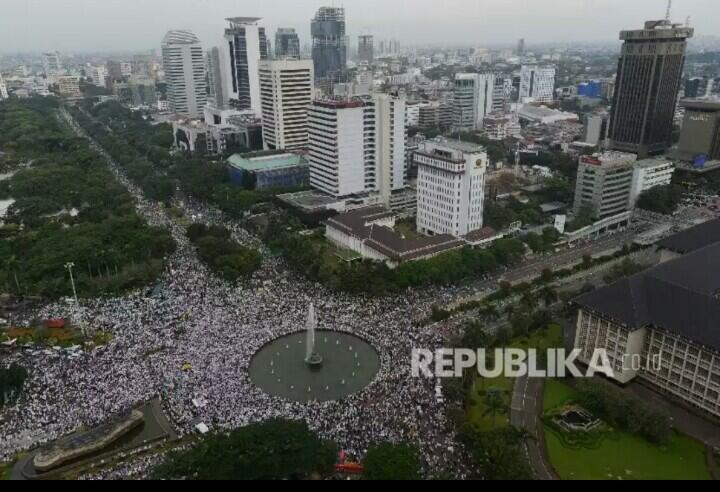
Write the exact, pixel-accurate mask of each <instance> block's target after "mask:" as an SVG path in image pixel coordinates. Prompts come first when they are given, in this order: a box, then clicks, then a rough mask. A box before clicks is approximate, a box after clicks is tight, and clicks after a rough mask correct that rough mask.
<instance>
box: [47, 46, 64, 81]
mask: <svg viewBox="0 0 720 492" xmlns="http://www.w3.org/2000/svg"><path fill="white" fill-rule="evenodd" d="M42 62H43V70H44V71H45V76H46V77H51V76H54V75H60V72H62V62H61V60H60V53H59V52H57V51H51V52H48V53H43V56H42Z"/></svg>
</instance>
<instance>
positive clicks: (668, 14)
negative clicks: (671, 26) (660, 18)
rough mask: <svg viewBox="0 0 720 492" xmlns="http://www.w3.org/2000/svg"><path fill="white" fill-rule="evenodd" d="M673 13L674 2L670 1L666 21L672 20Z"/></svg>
mask: <svg viewBox="0 0 720 492" xmlns="http://www.w3.org/2000/svg"><path fill="white" fill-rule="evenodd" d="M671 13H672V0H668V6H667V13H666V14H665V20H666V21H669V20H670V14H671Z"/></svg>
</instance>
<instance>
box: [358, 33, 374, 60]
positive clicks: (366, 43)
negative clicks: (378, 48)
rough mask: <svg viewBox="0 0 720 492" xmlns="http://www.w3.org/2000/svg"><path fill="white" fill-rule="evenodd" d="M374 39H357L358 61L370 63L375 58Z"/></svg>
mask: <svg viewBox="0 0 720 492" xmlns="http://www.w3.org/2000/svg"><path fill="white" fill-rule="evenodd" d="M374 42H375V41H374V38H373V37H372V36H370V35H365V36H360V37H358V59H359V60H360V61H361V62H367V63H372V62H373V60H374V58H375V46H374Z"/></svg>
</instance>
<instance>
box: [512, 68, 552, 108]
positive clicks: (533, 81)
mask: <svg viewBox="0 0 720 492" xmlns="http://www.w3.org/2000/svg"><path fill="white" fill-rule="evenodd" d="M519 100H520V102H529V101H534V102H542V103H551V102H553V101H554V100H555V69H554V68H553V67H540V66H538V65H523V66H522V68H521V69H520V99H519Z"/></svg>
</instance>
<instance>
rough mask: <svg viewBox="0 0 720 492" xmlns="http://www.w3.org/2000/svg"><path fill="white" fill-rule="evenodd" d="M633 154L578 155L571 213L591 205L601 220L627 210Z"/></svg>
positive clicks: (635, 159)
mask: <svg viewBox="0 0 720 492" xmlns="http://www.w3.org/2000/svg"><path fill="white" fill-rule="evenodd" d="M636 161H637V156H636V155H635V154H626V153H623V152H603V153H598V154H594V155H591V156H583V157H581V158H580V163H579V165H578V176H577V182H576V185H575V206H574V210H575V213H578V212H580V211H581V210H582V209H583V208H584V207H590V208H592V210H593V212H594V213H595V216H596V218H598V219H605V218H608V217H612V216H614V215H618V214H621V213H623V212H626V211H628V210H629V209H630V204H631V201H630V198H631V191H632V185H633V175H634V166H635V162H636Z"/></svg>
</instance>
